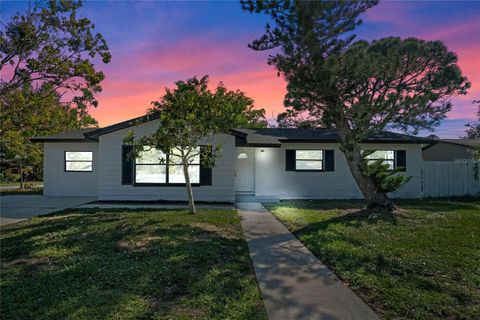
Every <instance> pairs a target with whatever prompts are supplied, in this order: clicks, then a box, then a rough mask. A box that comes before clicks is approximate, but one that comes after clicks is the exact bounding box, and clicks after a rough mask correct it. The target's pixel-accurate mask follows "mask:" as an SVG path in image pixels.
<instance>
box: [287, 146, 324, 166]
mask: <svg viewBox="0 0 480 320" xmlns="http://www.w3.org/2000/svg"><path fill="white" fill-rule="evenodd" d="M297 151H321V152H322V159H297ZM297 161H318V162H321V163H322V168H321V169H297ZM294 167H295V171H299V172H322V171H325V150H324V149H295V159H294Z"/></svg>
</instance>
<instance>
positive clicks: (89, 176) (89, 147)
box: [43, 142, 99, 196]
mask: <svg viewBox="0 0 480 320" xmlns="http://www.w3.org/2000/svg"><path fill="white" fill-rule="evenodd" d="M44 148H45V149H44V150H45V156H44V161H43V194H44V195H46V196H97V177H98V171H99V163H98V143H96V142H46V143H45V144H44ZM65 151H92V152H93V169H92V171H88V172H66V171H65Z"/></svg>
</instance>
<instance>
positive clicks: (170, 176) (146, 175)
mask: <svg viewBox="0 0 480 320" xmlns="http://www.w3.org/2000/svg"><path fill="white" fill-rule="evenodd" d="M199 151H200V149H199V147H197V148H196V151H195V152H197V153H199ZM176 155H180V151H179V150H177V149H174V150H172V152H171V154H165V153H163V152H162V151H159V150H157V149H155V148H150V147H144V151H141V152H140V154H139V156H138V157H137V158H136V159H135V183H147V184H149V183H150V184H153V183H154V184H182V183H185V176H184V174H183V165H182V162H181V159H180V157H178V156H176ZM188 173H189V176H190V182H191V183H200V155H199V154H198V155H197V156H196V157H194V158H193V159H192V160H191V162H190V164H189V167H188Z"/></svg>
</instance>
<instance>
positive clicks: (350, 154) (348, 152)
mask: <svg viewBox="0 0 480 320" xmlns="http://www.w3.org/2000/svg"><path fill="white" fill-rule="evenodd" d="M337 130H338V136H339V140H340V143H341V145H342V148H343V153H344V154H345V158H346V160H347V163H348V167H349V168H350V172H351V173H352V176H353V178H354V179H355V182H356V183H357V185H358V187H359V188H360V191H361V192H362V194H363V197H364V198H365V201H366V202H367V208H368V209H381V210H384V211H389V212H391V211H393V210H394V209H395V206H394V204H393V202H392V200H391V199H390V198H389V197H388V195H387V194H386V193H385V192H383V191H382V190H380V189H379V188H378V187H377V186H376V185H375V183H374V181H373V179H372V178H371V177H369V176H366V175H365V174H364V173H363V172H362V154H361V150H360V145H359V143H358V142H357V140H356V139H355V138H354V136H353V134H352V132H351V129H350V128H349V126H348V123H347V122H346V120H343V121H342V119H337Z"/></svg>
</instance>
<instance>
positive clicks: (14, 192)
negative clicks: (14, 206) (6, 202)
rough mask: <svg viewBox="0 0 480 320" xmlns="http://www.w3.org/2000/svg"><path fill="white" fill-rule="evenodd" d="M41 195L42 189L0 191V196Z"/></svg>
mask: <svg viewBox="0 0 480 320" xmlns="http://www.w3.org/2000/svg"><path fill="white" fill-rule="evenodd" d="M31 194H40V195H41V194H43V188H35V189H20V188H18V189H8V190H0V196H14V195H31Z"/></svg>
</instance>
